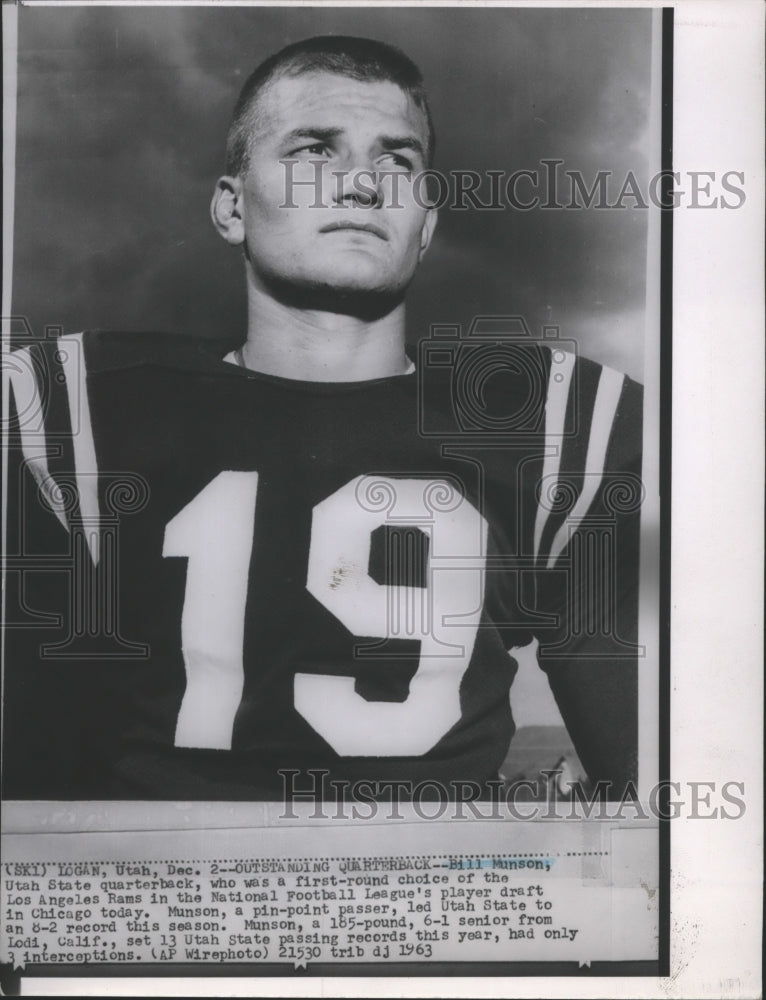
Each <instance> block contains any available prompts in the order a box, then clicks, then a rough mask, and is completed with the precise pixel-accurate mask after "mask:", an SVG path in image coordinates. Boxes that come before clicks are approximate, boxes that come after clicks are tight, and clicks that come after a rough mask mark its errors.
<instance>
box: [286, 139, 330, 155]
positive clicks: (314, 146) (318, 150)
mask: <svg viewBox="0 0 766 1000" xmlns="http://www.w3.org/2000/svg"><path fill="white" fill-rule="evenodd" d="M329 153H330V150H329V148H328V146H327V145H326V143H324V142H312V143H311V144H310V145H309V146H301V147H300V148H299V149H296V150H293V152H292V153H291V154H290V155H291V156H302V155H303V156H325V155H328V156H329Z"/></svg>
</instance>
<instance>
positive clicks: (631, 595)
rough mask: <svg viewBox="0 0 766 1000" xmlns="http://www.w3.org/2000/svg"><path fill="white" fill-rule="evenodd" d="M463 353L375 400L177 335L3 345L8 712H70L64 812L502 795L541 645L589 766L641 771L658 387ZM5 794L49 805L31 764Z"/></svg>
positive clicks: (547, 358) (509, 350)
mask: <svg viewBox="0 0 766 1000" xmlns="http://www.w3.org/2000/svg"><path fill="white" fill-rule="evenodd" d="M431 346H433V345H431ZM473 348H474V354H472V355H471V356H470V358H468V361H470V364H469V363H467V361H466V358H467V356H461V354H460V350H458V349H455V350H453V351H452V354H450V352H449V350H447V351H446V352H445V351H442V352H441V354H439V353H438V352H437V353H435V354H434V353H433V352H432V353H430V354H427V355H426V354H424V355H423V357H422V358H421V363H420V364H419V365H418V367H417V370H416V371H413V372H411V373H410V374H406V375H401V376H395V377H390V378H382V379H376V380H370V381H365V382H358V383H354V382H350V383H313V382H305V381H293V380H289V379H284V378H278V377H272V376H267V375H264V374H260V373H257V372H253V371H250V370H247V369H245V368H242V367H240V366H238V365H237V364H236V363H232V360H233V359H229V360H223V359H221V358H220V356H217V355H216V353H215V349H214V347H211V346H210V345H209V344H206V343H205V342H201V341H193V340H189V339H185V338H180V337H172V336H168V335H161V334H141V335H135V334H116V333H104V332H95V333H87V334H79V335H76V336H67V337H63V338H61V339H59V340H58V341H57V342H55V343H44V344H37V345H34V346H31V347H26V348H23V349H20V350H19V351H17V352H15V354H14V355H12V359H11V364H10V366H9V367H10V370H11V384H12V387H13V393H12V395H13V398H14V410H15V413H16V421H17V422H16V424H14V425H12V428H11V438H12V443H14V442H15V443H16V444H18V454H19V455H20V456H21V457H20V460H19V462H18V463H17V471H18V475H17V478H16V479H12V480H11V483H12V485H11V494H12V496H22V497H23V499H22V500H21V501H20V503H19V506H20V507H21V508H22V509H23V510H24V512H25V513H24V517H23V518H22V519H21V521H20V530H19V532H18V535H19V538H20V539H21V542H19V543H18V544H16V543H14V545H15V548H16V549H18V557H19V567H20V572H19V573H18V574H15V575H14V579H15V578H18V580H19V581H21V582H20V585H19V588H18V590H19V595H20V596H19V598H18V605H19V607H20V608H21V609H22V611H21V612H20V613H22V618H23V619H24V620H23V622H22V624H23V626H24V627H23V628H20V629H17V630H16V631H15V633H14V641H15V642H16V646H14V644H13V643H11V649H10V651H9V663H10V666H9V672H10V674H9V675H10V676H11V681H10V687H9V689H8V690H9V691H10V701H9V700H8V698H7V699H6V704H7V708H8V712H12V711H13V710H14V708H13V706H14V698H15V699H16V701H18V702H19V704H20V703H21V701H23V697H22V696H23V694H24V692H26V695H27V700H28V701H29V700H30V699H29V694H30V686H31V687H32V689H34V688H36V687H37V689H38V691H39V695H38V696H39V697H40V698H42V696H43V691H42V689H41V686H42V685H45V686H46V690H47V693H48V696H49V697H50V696H53V700H54V702H56V699H57V698H58V699H60V700H59V702H58V706H57V707H54V708H53V709H48V718H49V720H50V725H53V719H54V718H55V717H56V714H57V708H58V711H59V712H60V713H62V714H63V715H64V716H65V719H64V720H63V724H62V720H61V719H58V722H57V729H56V732H57V735H56V736H55V737H54V740H55V742H54V745H53V747H52V748H51V749H52V751H53V753H52V756H53V757H56V756H60V757H61V763H59V764H58V765H56V766H57V767H58V768H59V769H60V770H62V771H66V768H67V767H69V768H70V769H71V773H72V775H74V776H75V777H71V782H70V784H67V779H66V777H61V776H59V777H60V780H58V779H57V780H58V786H57V787H58V788H59V797H63V796H65V795H66V794H67V790H68V789H71V794H72V795H82V796H88V797H94V798H97V797H106V798H111V797H115V798H131V797H135V798H145V799H219V800H236V799H240V800H241V799H280V798H282V796H283V793H284V789H285V779H284V778H283V773H284V772H290V774H291V777H290V778H289V781H290V783H291V787H293V788H302V787H305V788H309V787H312V786H314V787H315V783H316V778H315V777H313V778H312V777H311V776H310V775H309V774H308V772H309V770H311V771H315V772H316V771H318V770H321V771H324V772H326V780H327V781H336V782H338V781H347V782H350V783H352V784H353V783H356V782H361V781H364V782H370V783H373V785H374V784H375V783H380V782H405V783H406V786H405V789H404V792H403V794H404V796H405V797H406V796H407V794H408V791H407V789H408V788H409V789H410V790H411V789H413V788H415V787H416V786H418V785H420V786H421V787H423V784H422V783H424V782H438V783H440V784H441V785H442V786H445V785H446V786H447V787H451V788H453V789H454V788H455V787H457V786H456V784H455V783H459V782H475V783H477V784H479V785H483V784H484V783H485V782H487V781H488V780H490V779H493V778H496V777H497V773H498V767H499V765H500V763H501V762H502V761H503V759H504V757H505V755H506V753H507V751H508V746H509V742H510V740H511V737H512V734H513V720H512V715H511V707H510V701H509V689H510V686H511V682H512V679H513V676H514V673H515V671H516V669H517V667H516V663H515V661H514V660H513V658H512V655H511V656H509V653H508V650H512V649H513V648H514V647H518V646H522V645H525V644H527V643H529V642H530V641H531V640H532V639H536V640H537V642H538V644H539V648H538V660H539V663H540V665H541V667H542V668H543V669H544V670H545V671H546V672H547V673H548V677H549V679H550V683H551V687H552V689H553V692H554V695H555V697H556V700H557V702H558V705H559V707H560V710H561V713H562V716H563V718H564V720H565V722H566V724H567V727H568V729H569V732H570V735H571V737H572V739H573V742H574V744H575V746H576V749H577V751H578V754H579V756H580V758H581V760H582V762H583V764H584V766H585V768H586V770H587V771H588V774H589V777H590V778H591V779H592V780H593V781H597V780H601V779H606V780H610V781H613V782H616V783H618V784H620V783H624V782H625V781H626V780H629V779H632V778H634V777H635V770H636V703H637V646H636V641H637V637H636V618H637V592H638V588H637V579H638V569H639V567H638V552H639V532H638V527H639V511H640V504H641V494H642V487H641V480H640V471H641V470H640V446H641V396H640V388H639V387H638V386H637V385H636V384H635V383H634V382H632V381H631V380H629V379H627V378H625V377H624V376H622V375H620V374H618V373H617V372H614V371H611V370H609V369H607V368H604V367H601V366H599V365H596V364H593V363H591V362H588V361H586V360H584V359H581V358H576V357H575V356H574V355H573V354H571V353H567V352H566V351H562V350H560V349H557V348H556V346H555V345H553V346H552V347H551V346H548V345H546V344H544V343H536V342H533V341H531V340H529V341H527V342H523V343H516V344H509V345H507V346H505V347H503V348H502V349H501V350H500V353H499V354H498V352H497V351H495V353H494V354H493V353H492V351H491V350H486V349H485V350H484V354H483V355H481V354H478V353H476V352H475V348H476V345H473ZM461 350H462V348H461ZM482 358H483V360H482ZM461 366H462V367H461ZM30 498H31V502H30ZM40 505H45V506H46V507H47V509H48V511H49V513H46V515H45V516H46V517H47V525H45V526H44V527H41V528H40V531H41V532H42V531H45V532H46V534H45V535H44V537H45V538H46V539H48V541H46V542H43V543H41V542H39V540H38V541H35V539H34V538H33V537H31V536H32V535H33V534H34V532H35V531H36V530H37V529H35V527H34V525H35V524H41V525H42V523H43V516H42V514H41V512H40V509H39V508H40ZM31 508H38V509H36V510H32V509H31ZM51 514H52V516H51ZM11 521H13V519H11ZM11 527H12V528H13V523H12V524H11ZM64 528H65V529H66V532H65V531H64V530H63V529H64ZM54 529H55V530H54ZM39 537H43V536H42V535H38V539H39ZM63 539H66V541H63ZM12 548H13V545H12ZM11 554H13V553H11ZM14 565H15V564H14ZM51 581H55V582H51ZM19 637H21V638H19ZM30 638H32V639H33V640H34V644H35V645H34V649H35V655H30V653H29V648H30V647H29V645H27V653H26V654H25V655H22V653H21V648H22V647H23V644H24V642H25V641H26V642H27V643H28V641H29V640H30ZM22 675H23V679H19V678H22ZM32 700H34V699H32ZM30 724H32V720H30V719H28V718H27V719H26V725H27V727H28V726H29V725H30ZM20 725H23V723H19V722H18V721H16V722H14V723H12V725H11V734H10V736H8V737H7V739H9V740H12V739H14V738H20V736H19V732H18V730H19V728H20ZM14 734H15V736H14ZM66 744H69V748H67V746H66ZM71 747H75V748H76V753H75V752H74V751H72V750H71ZM9 752H10V756H11V758H12V757H13V752H12V750H11V751H9ZM67 754H69V755H70V756H71V758H72V762H71V763H64V761H65V760H68V758H67ZM8 759H9V758H7V760H8ZM83 761H87V762H89V763H85V764H84V763H83ZM27 766H28V765H27ZM296 772H297V774H296ZM86 774H88V775H89V776H90V782H89V783H88V782H85V783H84V782H83V778H82V775H86ZM76 775H79V776H80V777H76ZM8 781H10V786H9V785H8ZM38 784H39V783H38ZM54 784H55V782H54ZM44 785H45V783H44V782H43V786H44ZM43 786H40V787H43ZM62 788H63V789H64V792H63V793H61V791H60V790H61V789H62ZM30 789H31V790H30ZM6 794H10V795H11V796H14V795H15V796H18V797H25V796H27V795H34V794H36V793H35V791H34V782H32V783H31V784H29V783H26V784H25V782H24V780H22V778H21V777H19V778H18V779H17V780H16V779H14V765H13V763H12V762H11V764H10V767H9V770H8V771H7V774H6ZM37 794H39V790H38V791H37Z"/></svg>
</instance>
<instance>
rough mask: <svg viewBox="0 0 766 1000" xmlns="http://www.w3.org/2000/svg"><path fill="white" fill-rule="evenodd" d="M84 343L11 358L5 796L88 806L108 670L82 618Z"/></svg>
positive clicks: (91, 533)
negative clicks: (86, 800)
mask: <svg viewBox="0 0 766 1000" xmlns="http://www.w3.org/2000/svg"><path fill="white" fill-rule="evenodd" d="M84 339H85V338H84V336H83V335H73V336H67V337H61V338H58V339H56V340H52V339H51V340H44V341H38V342H34V343H29V344H26V345H24V346H19V347H17V348H16V349H15V350H13V351H11V352H9V353H8V354H7V355H6V357H5V358H4V363H3V375H4V387H5V390H6V393H7V400H8V402H7V406H8V414H7V416H8V419H7V435H6V451H5V472H6V483H7V494H6V533H5V540H4V541H5V551H6V611H5V624H6V630H5V646H6V648H5V658H4V671H3V681H4V699H3V741H4V745H3V751H4V752H3V793H4V796H5V797H6V798H10V799H29V798H40V799H77V798H89V797H90V795H89V789H90V787H91V781H92V780H95V779H96V776H97V775H98V773H99V768H100V765H101V763H102V762H103V761H105V760H106V758H107V756H108V753H107V748H108V743H109V735H108V733H109V728H110V727H109V719H108V713H107V712H106V711H105V702H104V700H103V695H104V693H105V692H106V691H107V690H108V685H107V684H106V683H105V680H106V673H105V669H108V664H104V663H103V662H102V661H100V660H99V659H98V658H97V657H94V656H89V655H88V652H89V650H88V648H87V646H88V632H89V630H90V625H91V624H92V623H89V622H88V621H86V620H85V618H84V617H83V616H84V614H85V612H86V609H87V607H88V603H89V602H88V597H87V595H88V594H89V593H92V592H93V582H94V580H95V573H96V562H97V540H96V539H97V525H94V524H93V516H94V513H95V512H96V511H97V502H98V501H97V490H98V485H97V474H96V469H95V462H94V458H93V456H94V451H93V439H92V432H91V428H90V426H89V419H88V416H89V415H88V406H87V370H86V363H85V347H84Z"/></svg>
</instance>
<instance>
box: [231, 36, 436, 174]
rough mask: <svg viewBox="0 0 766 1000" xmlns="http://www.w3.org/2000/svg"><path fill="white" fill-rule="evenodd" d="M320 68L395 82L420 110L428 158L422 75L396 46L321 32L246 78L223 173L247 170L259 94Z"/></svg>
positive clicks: (431, 143)
mask: <svg viewBox="0 0 766 1000" xmlns="http://www.w3.org/2000/svg"><path fill="white" fill-rule="evenodd" d="M313 72H323V73H336V74H337V75H339V76H347V77H350V78H351V79H352V80H366V81H370V82H379V81H388V82H390V83H395V84H396V85H397V86H398V87H400V88H401V89H402V90H403V91H404V92H405V93H406V94H407V95H408V96H409V97H410V98H411V99H412V101H413V102H414V104H415V105H416V107H418V108H419V109H420V110H421V111H422V112H423V114H424V116H425V119H426V125H427V145H426V160H427V165H430V163H431V161H432V159H433V153H434V147H435V136H434V128H433V122H432V120H431V111H430V108H429V107H428V99H427V97H426V92H425V89H424V87H423V76H422V74H421V72H420V70H419V69H418V67H417V66H416V65H415V63H414V62H412V60H411V59H409V58H408V57H407V56H406V55H405V54H404V53H403V52H402V51H401V50H400V49H397V48H396V47H395V46H393V45H387V44H386V43H385V42H378V41H375V40H374V39H372V38H355V37H353V36H351V35H320V36H317V37H314V38H306V39H304V40H303V41H301V42H295V43H293V44H292V45H288V46H286V47H285V48H284V49H281V50H280V51H279V52H276V53H275V54H274V55H272V56H269V58H268V59H266V60H265V61H264V62H262V63H261V64H260V65H259V66H258V67H257V68H256V69H255V70H254V71H253V73H251V75H250V76H249V77H248V79H247V80H246V82H245V85H244V87H243V88H242V91H241V93H240V95H239V98H238V100H237V103H236V104H235V106H234V113H233V115H232V120H231V125H230V126H229V132H228V135H227V137H226V173H227V174H229V175H230V176H236V175H238V174H240V173H242V172H243V171H244V170H247V166H248V161H249V157H250V141H251V137H252V133H253V125H254V110H255V105H256V103H257V101H258V98H259V97H260V95H261V94H262V93H263V91H264V90H265V89H266V88H267V87H268V86H269V84H271V83H272V82H273V81H275V80H277V79H279V78H281V77H284V76H302V75H303V74H304V73H313Z"/></svg>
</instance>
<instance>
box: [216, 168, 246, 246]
mask: <svg viewBox="0 0 766 1000" xmlns="http://www.w3.org/2000/svg"><path fill="white" fill-rule="evenodd" d="M210 217H211V218H212V220H213V225H214V226H215V228H216V229H217V230H218V232H219V233H220V234H221V236H223V238H224V239H225V240H226V242H227V243H230V244H231V246H233V247H236V246H240V245H241V244H242V243H244V241H245V226H244V222H243V219H242V181H241V180H240V179H239V177H219V178H218V181H217V182H216V185H215V191H214V192H213V200H212V202H211V203H210Z"/></svg>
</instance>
